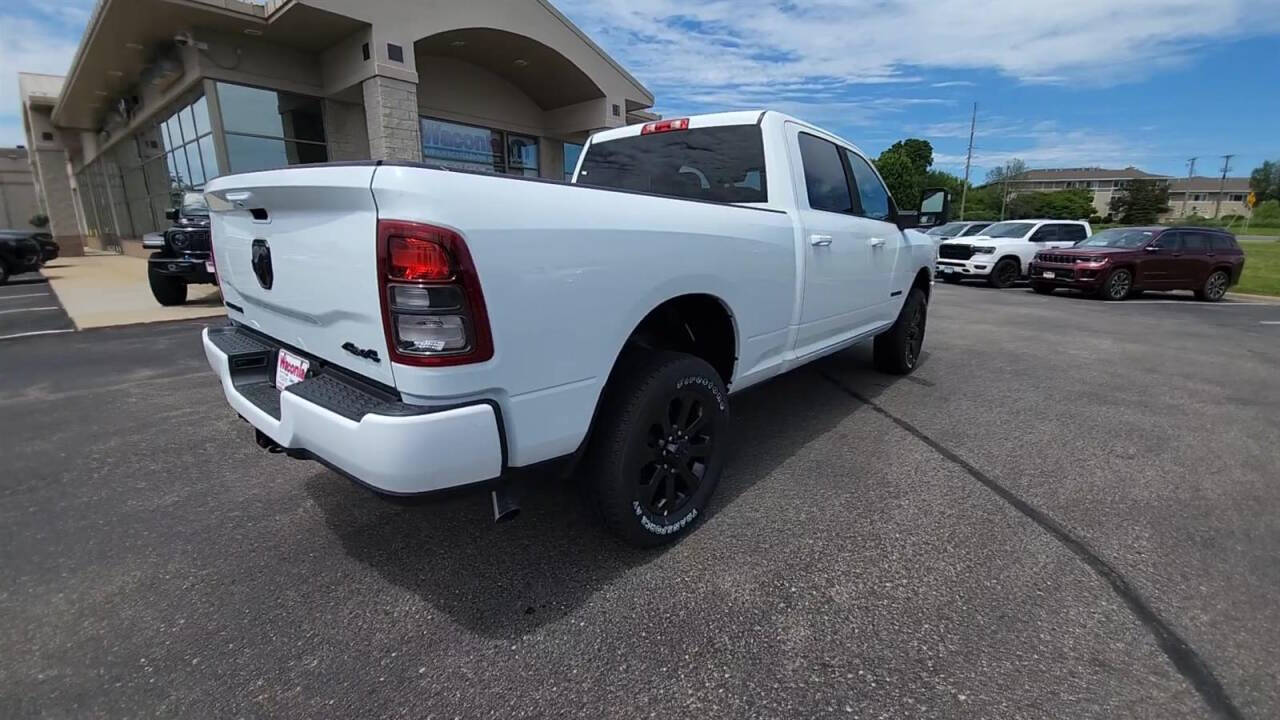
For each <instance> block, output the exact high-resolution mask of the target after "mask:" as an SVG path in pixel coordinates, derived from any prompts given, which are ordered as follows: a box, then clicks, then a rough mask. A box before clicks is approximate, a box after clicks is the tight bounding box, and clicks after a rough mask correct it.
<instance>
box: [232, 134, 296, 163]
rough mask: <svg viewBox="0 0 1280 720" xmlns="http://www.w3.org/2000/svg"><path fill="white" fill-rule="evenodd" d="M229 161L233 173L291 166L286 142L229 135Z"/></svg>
mask: <svg viewBox="0 0 1280 720" xmlns="http://www.w3.org/2000/svg"><path fill="white" fill-rule="evenodd" d="M227 161H228V162H229V163H231V168H232V171H233V172H253V171H254V170H270V169H272V168H279V167H284V166H286V165H288V164H289V156H288V155H286V154H285V148H284V141H283V140H275V139H273V138H260V137H252V136H249V135H232V134H231V133H227Z"/></svg>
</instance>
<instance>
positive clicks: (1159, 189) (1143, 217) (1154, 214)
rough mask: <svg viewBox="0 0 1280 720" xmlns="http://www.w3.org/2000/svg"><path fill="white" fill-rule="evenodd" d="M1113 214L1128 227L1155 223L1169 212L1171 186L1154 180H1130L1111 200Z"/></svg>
mask: <svg viewBox="0 0 1280 720" xmlns="http://www.w3.org/2000/svg"><path fill="white" fill-rule="evenodd" d="M1111 212H1112V214H1113V215H1115V216H1117V218H1118V219H1119V221H1120V222H1122V223H1125V224H1127V225H1145V224H1148V223H1153V222H1155V221H1156V218H1158V217H1159V216H1160V214H1161V213H1166V212H1169V186H1168V185H1167V184H1165V183H1158V182H1156V181H1154V180H1130V181H1129V183H1128V184H1127V185H1125V186H1124V188H1122V189H1121V190H1120V192H1119V193H1117V194H1115V195H1113V196H1112V198H1111Z"/></svg>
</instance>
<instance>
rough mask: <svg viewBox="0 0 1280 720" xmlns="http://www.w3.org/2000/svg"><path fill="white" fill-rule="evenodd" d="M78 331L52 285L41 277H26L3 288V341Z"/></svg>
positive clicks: (0, 313)
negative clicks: (51, 287)
mask: <svg viewBox="0 0 1280 720" xmlns="http://www.w3.org/2000/svg"><path fill="white" fill-rule="evenodd" d="M73 329H75V325H74V324H72V322H71V318H69V317H67V313H66V311H65V310H63V308H62V303H60V302H59V301H58V296H57V295H55V294H54V293H53V290H51V289H50V288H49V281H48V280H46V279H45V278H44V277H43V276H42V275H41V274H40V273H38V272H32V273H23V274H21V275H14V276H13V277H11V278H9V282H7V283H5V284H4V285H0V340H10V339H14V338H19V337H28V336H31V335H42V334H52V333H61V332H67V331H70V330H73Z"/></svg>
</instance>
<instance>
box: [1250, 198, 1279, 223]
mask: <svg viewBox="0 0 1280 720" xmlns="http://www.w3.org/2000/svg"><path fill="white" fill-rule="evenodd" d="M1249 222H1251V223H1253V224H1254V225H1270V226H1273V227H1275V226H1280V200H1266V201H1263V202H1260V203H1258V206H1257V207H1255V208H1254V209H1253V217H1252V218H1250V219H1249Z"/></svg>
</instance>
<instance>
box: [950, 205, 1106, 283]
mask: <svg viewBox="0 0 1280 720" xmlns="http://www.w3.org/2000/svg"><path fill="white" fill-rule="evenodd" d="M1092 234H1093V228H1092V227H1090V226H1089V223H1087V222H1085V221H1083V220H1006V221H1004V222H998V223H995V224H994V225H991V226H989V227H987V228H986V229H985V230H983V231H982V232H980V233H978V234H977V235H974V236H972V237H964V238H953V239H950V240H945V241H943V242H942V243H941V244H940V245H938V276H939V277H940V278H942V279H943V280H944V281H946V282H952V283H957V282H960V281H961V280H966V279H975V280H985V281H986V282H987V284H988V285H990V286H992V287H997V288H1006V287H1009V286H1011V285H1013V284H1014V283H1015V282H1017V281H1018V280H1019V279H1020V278H1025V277H1027V269H1028V268H1029V267H1030V266H1031V261H1032V260H1033V259H1034V258H1035V255H1036V253H1037V252H1039V251H1040V250H1044V249H1047V248H1066V247H1072V246H1073V245H1075V244H1076V243H1078V242H1080V241H1082V240H1084V239H1085V238H1087V237H1089V236H1090V235H1092Z"/></svg>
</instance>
